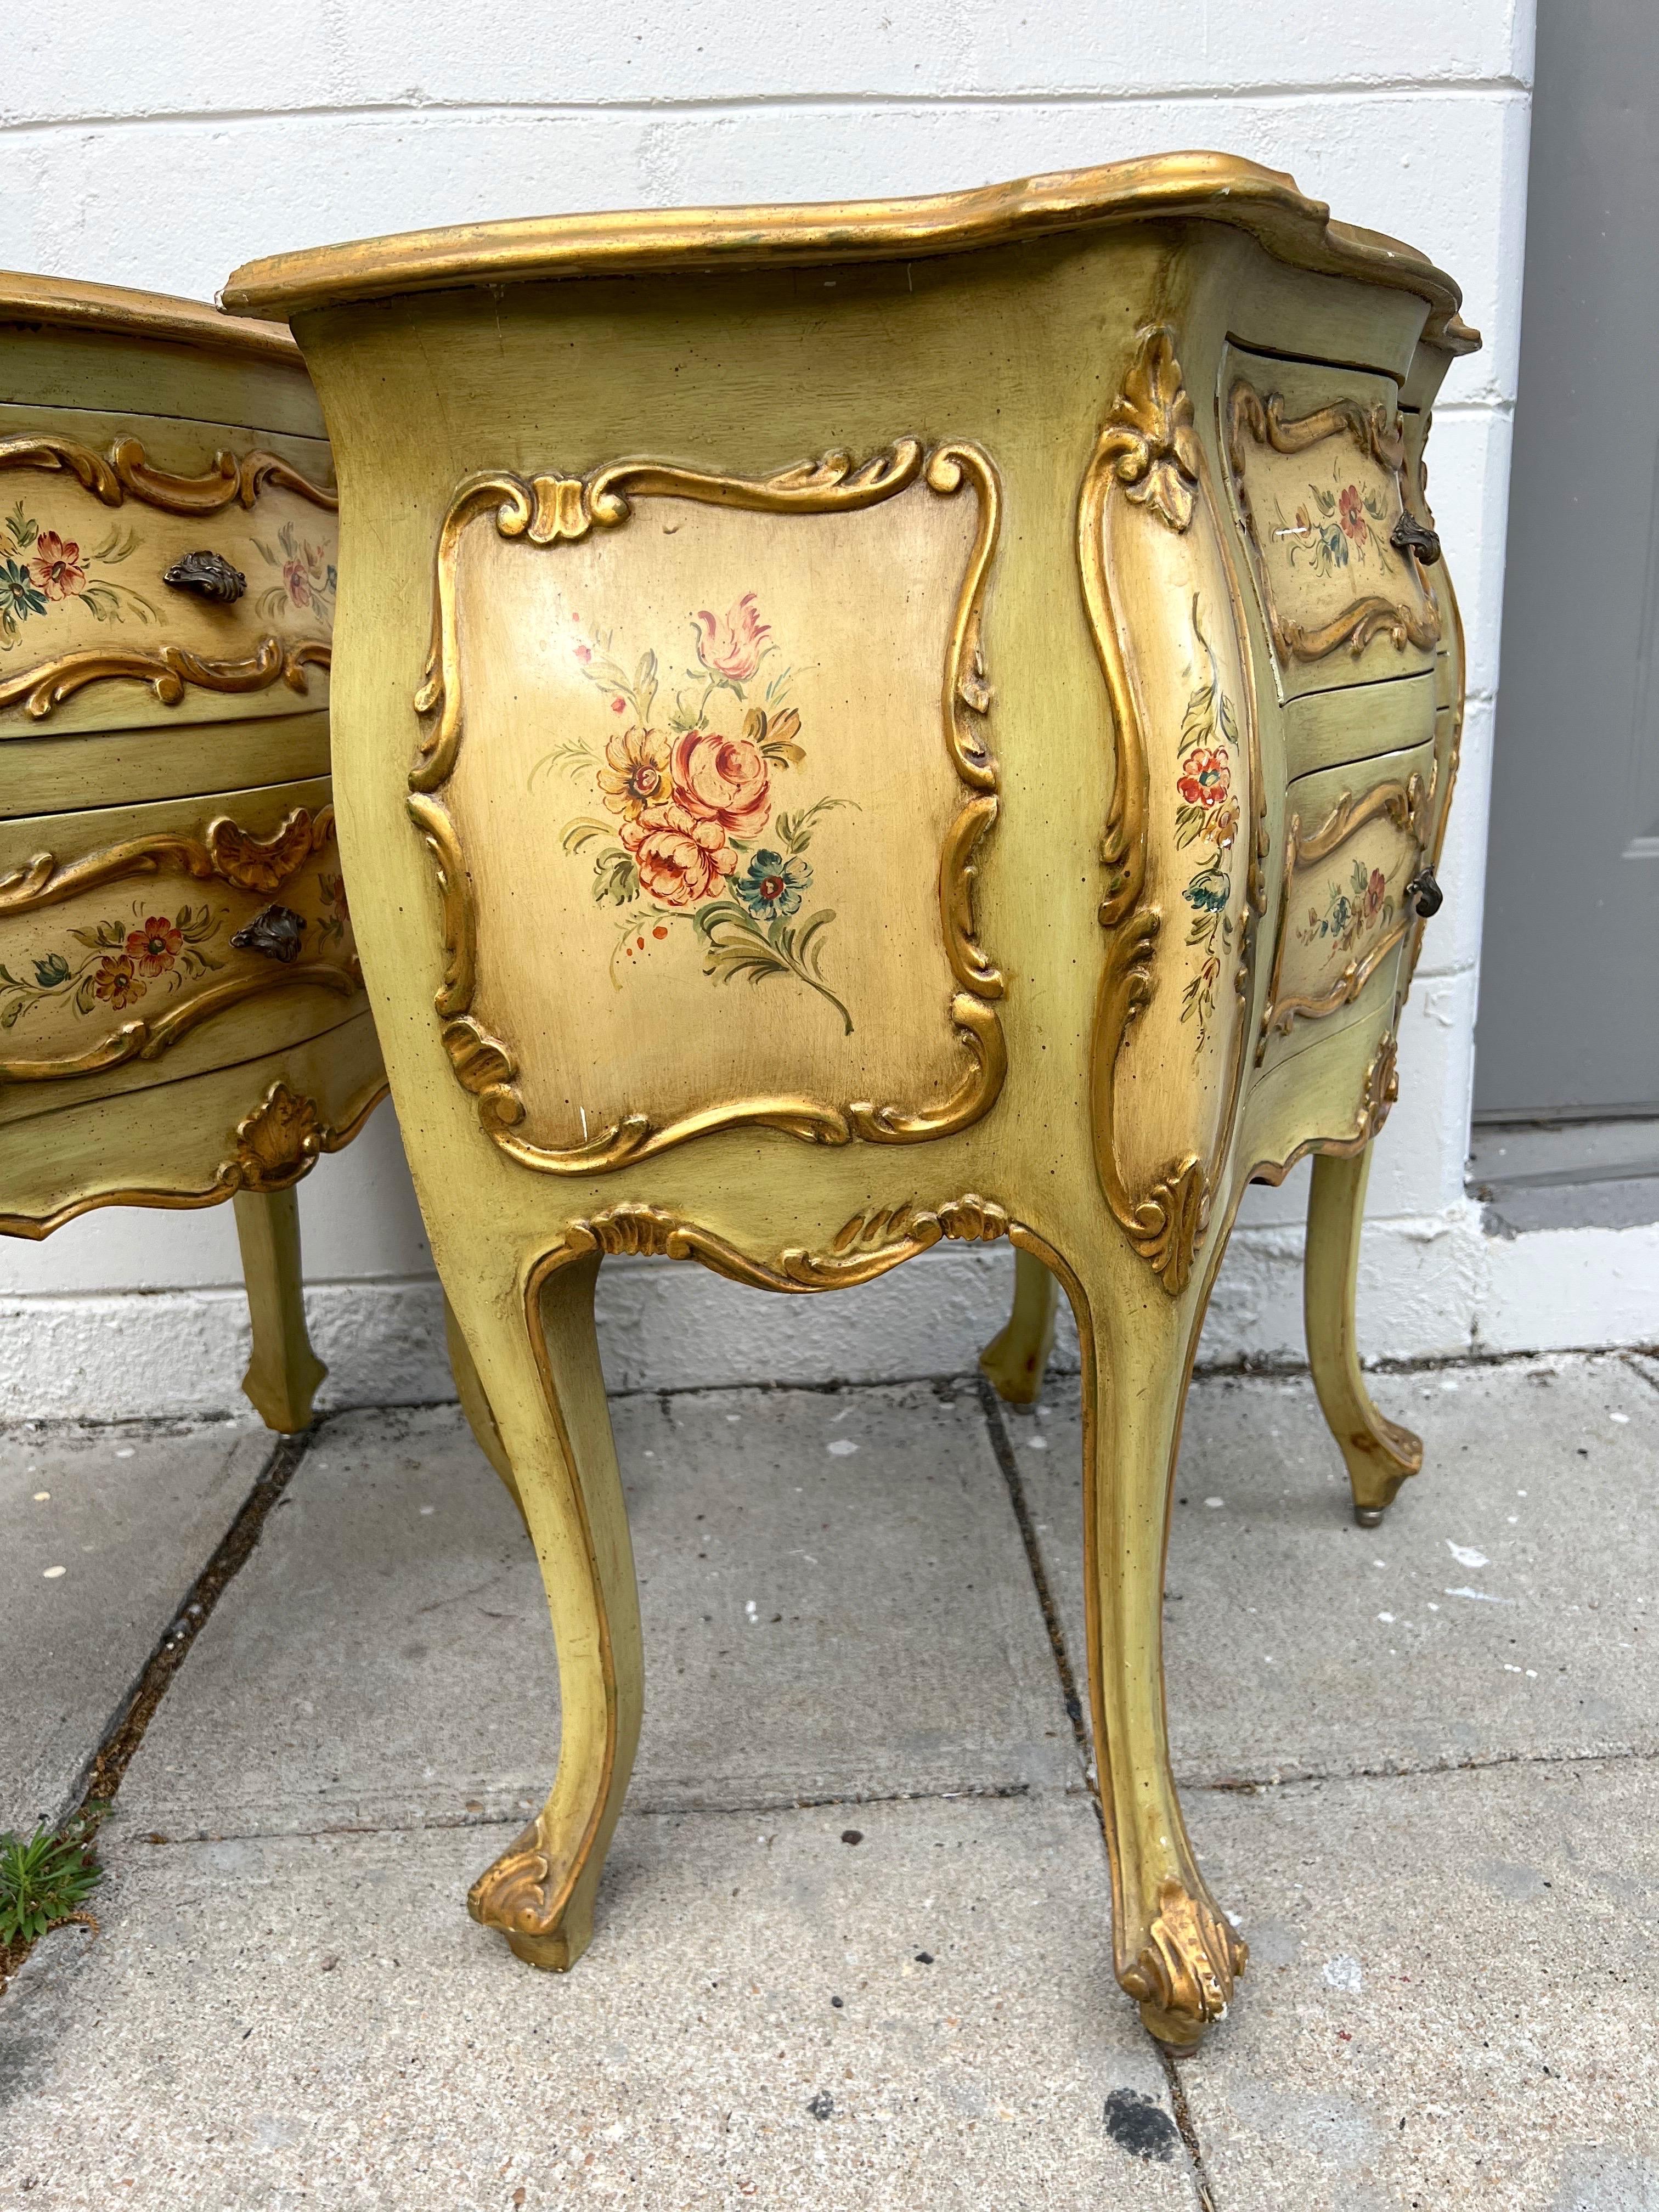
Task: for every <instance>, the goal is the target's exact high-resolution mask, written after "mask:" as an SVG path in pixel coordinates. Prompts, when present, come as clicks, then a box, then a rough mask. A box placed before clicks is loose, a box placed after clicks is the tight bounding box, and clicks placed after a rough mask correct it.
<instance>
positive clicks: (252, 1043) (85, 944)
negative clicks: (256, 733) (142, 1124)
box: [0, 777, 362, 1118]
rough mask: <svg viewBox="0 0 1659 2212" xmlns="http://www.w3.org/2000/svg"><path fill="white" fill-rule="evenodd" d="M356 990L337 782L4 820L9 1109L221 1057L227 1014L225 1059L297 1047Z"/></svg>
mask: <svg viewBox="0 0 1659 2212" xmlns="http://www.w3.org/2000/svg"><path fill="white" fill-rule="evenodd" d="M361 987H362V985H361V978H360V975H359V970H358V965H357V957H356V945H355V943H354V940H353V938H352V933H351V922H350V917H349V913H348V911H347V908H346V902H345V894H344V890H343V885H342V884H341V880H340V873H339V860H338V856H337V852H336V848H335V842H334V810H333V807H332V805H331V803H330V796H329V785H328V783H327V781H326V780H325V779H324V778H320V777H319V778H314V779H313V780H311V781H307V782H303V783H292V784H287V785H276V786H272V787H265V788H264V789H260V790H257V791H244V792H233V793H223V794H222V795H219V796H216V797H209V798H201V799H189V800H183V801H173V802H168V803H166V804H162V805H154V806H148V807H108V808H100V809H99V810H98V811H95V812H93V813H82V814H59V815H53V816H51V817H46V818H45V819H41V820H35V821H27V822H11V823H5V824H4V825H3V827H0V1117H3V1118H12V1117H14V1116H15V1115H19V1114H22V1115H27V1114H29V1113H31V1112H40V1111H41V1110H43V1109H45V1108H46V1107H47V1106H48V1105H50V1103H52V1098H51V1097H50V1095H46V1094H48V1093H49V1090H50V1086H52V1085H55V1084H60V1083H62V1084H75V1085H78V1086H79V1087H78V1088H77V1090H76V1092H75V1095H76V1096H84V1095H86V1090H87V1082H88V1079H92V1087H93V1088H94V1089H98V1088H101V1087H103V1086H104V1085H107V1086H108V1087H110V1088H113V1089H130V1088H133V1087H135V1086H136V1085H143V1083H145V1082H159V1081H164V1080H166V1079H167V1078H168V1076H170V1075H171V1074H173V1073H175V1072H181V1071H179V1070H175V1068H174V1067H173V1066H172V1065H171V1064H170V1063H169V1055H170V1054H172V1053H173V1051H174V1050H175V1049H176V1048H180V1047H181V1046H184V1045H185V1041H186V1040H189V1041H190V1043H191V1046H192V1047H193V1048H194V1049H190V1050H187V1053H186V1058H187V1060H188V1061H189V1063H190V1064H191V1065H192V1066H199V1065H201V1064H202V1063H203V1061H204V1058H205V1059H206V1060H207V1061H208V1063H209V1064H212V1054H211V1049H210V1047H211V1042H212V1033H213V1030H214V1025H215V1024H223V1031H222V1034H223V1038H224V1052H223V1054H222V1057H224V1058H226V1059H229V1058H246V1057H247V1055H248V1053H249V1051H250V1049H252V1050H253V1051H263V1050H267V1049H269V1048H270V1046H271V1045H272V1044H274V1043H276V1042H292V1041H294V1039H295V1037H296V1036H305V1035H309V1034H313V1033H314V1032H317V1031H319V1030H325V1029H327V1028H330V1027H331V1026H332V1025H333V1024H337V1022H339V1021H340V1020H341V1019H342V1018H343V1015H344V1014H346V1013H347V1012H350V1011H352V1010H353V1006H352V1002H353V1001H354V1000H357V998H358V994H359V993H360V991H361ZM358 1003H361V1001H360V1000H359V1001H358ZM278 1031H280V1032H281V1034H280V1035H278V1034H277V1032H278ZM204 1046H206V1047H207V1048H208V1049H207V1050H206V1052H205V1053H204Z"/></svg>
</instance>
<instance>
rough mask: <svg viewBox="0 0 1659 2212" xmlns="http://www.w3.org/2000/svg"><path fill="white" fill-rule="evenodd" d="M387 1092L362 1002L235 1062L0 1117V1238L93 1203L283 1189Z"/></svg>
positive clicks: (188, 1202) (211, 1197) (206, 1202)
mask: <svg viewBox="0 0 1659 2212" xmlns="http://www.w3.org/2000/svg"><path fill="white" fill-rule="evenodd" d="M385 1095H386V1077H385V1075H384V1073H382V1070H381V1067H380V1049H379V1047H378V1045H377V1043H376V1041H375V1035H374V1022H373V1020H372V1019H371V1018H370V1016H369V1014H368V1009H367V1008H361V1009H360V1011H359V1012H357V1013H356V1015H355V1016H349V1017H348V1018H346V1019H345V1020H344V1021H343V1022H341V1023H340V1024H338V1025H337V1027H336V1028H334V1029H332V1030H329V1031H328V1032H327V1033H326V1035H325V1036H315V1037H308V1038H307V1039H305V1040H304V1041H302V1042H300V1043H298V1044H292V1045H287V1046H284V1047H281V1048H278V1049H277V1050H276V1051H274V1052H271V1053H268V1054H262V1055H261V1056H260V1057H258V1058H257V1059H252V1060H240V1061H238V1062H237V1063H236V1064H235V1065H234V1066H226V1067H222V1068H212V1069H209V1070H207V1071H205V1072H204V1073H201V1074H197V1075H191V1076H188V1077H186V1078H185V1079H183V1080H182V1081H176V1082H161V1083H156V1084H155V1085H152V1086H151V1087H150V1088H149V1090H147V1091H138V1092H137V1093H136V1094H134V1095H133V1096H131V1097H101V1098H100V1097H93V1098H88V1099H86V1100H83V1101H82V1102H81V1103H79V1104H76V1105H58V1106H56V1107H55V1108H54V1109H53V1110H52V1111H51V1112H50V1113H48V1114H47V1115H45V1116H43V1117H37V1118H35V1119H33V1120H30V1121H24V1122H22V1123H21V1124H19V1123H14V1124H9V1125H8V1124H6V1123H3V1122H0V1237H37V1238H38V1237H46V1236H49V1235H50V1234H51V1232H52V1231H53V1230H54V1229H59V1228H61V1227H62V1226H63V1225H64V1222H66V1221H70V1220H72V1219H73V1218H74V1217H75V1216H76V1214H78V1213H85V1212H88V1209H89V1208H91V1207H93V1206H216V1205H217V1204H219V1203H220V1202H221V1201H222V1200H224V1199H228V1198H231V1197H234V1195H235V1194H236V1193H237V1192H238V1191H239V1190H256V1191H260V1190H277V1189H281V1188H283V1187H284V1186H285V1185H287V1184H289V1183H291V1182H297V1181H298V1180H299V1179H300V1177H301V1176H303V1175H306V1174H307V1173H309V1171H310V1169H311V1167H312V1165H313V1162H314V1161H315V1159H316V1158H317V1157H318V1155H319V1153H322V1152H338V1151H339V1150H340V1149H341V1147H342V1146H344V1145H347V1144H349V1142H350V1141H351V1139H353V1138H354V1137H355V1136H356V1134H357V1133H358V1131H359V1130H360V1129H361V1128H362V1126H363V1123H364V1122H365V1121H367V1119H368V1115H369V1114H370V1113H371V1112H372V1111H373V1110H374V1107H375V1105H376V1104H377V1103H378V1102H379V1101H380V1099H381V1098H383V1097H385Z"/></svg>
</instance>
